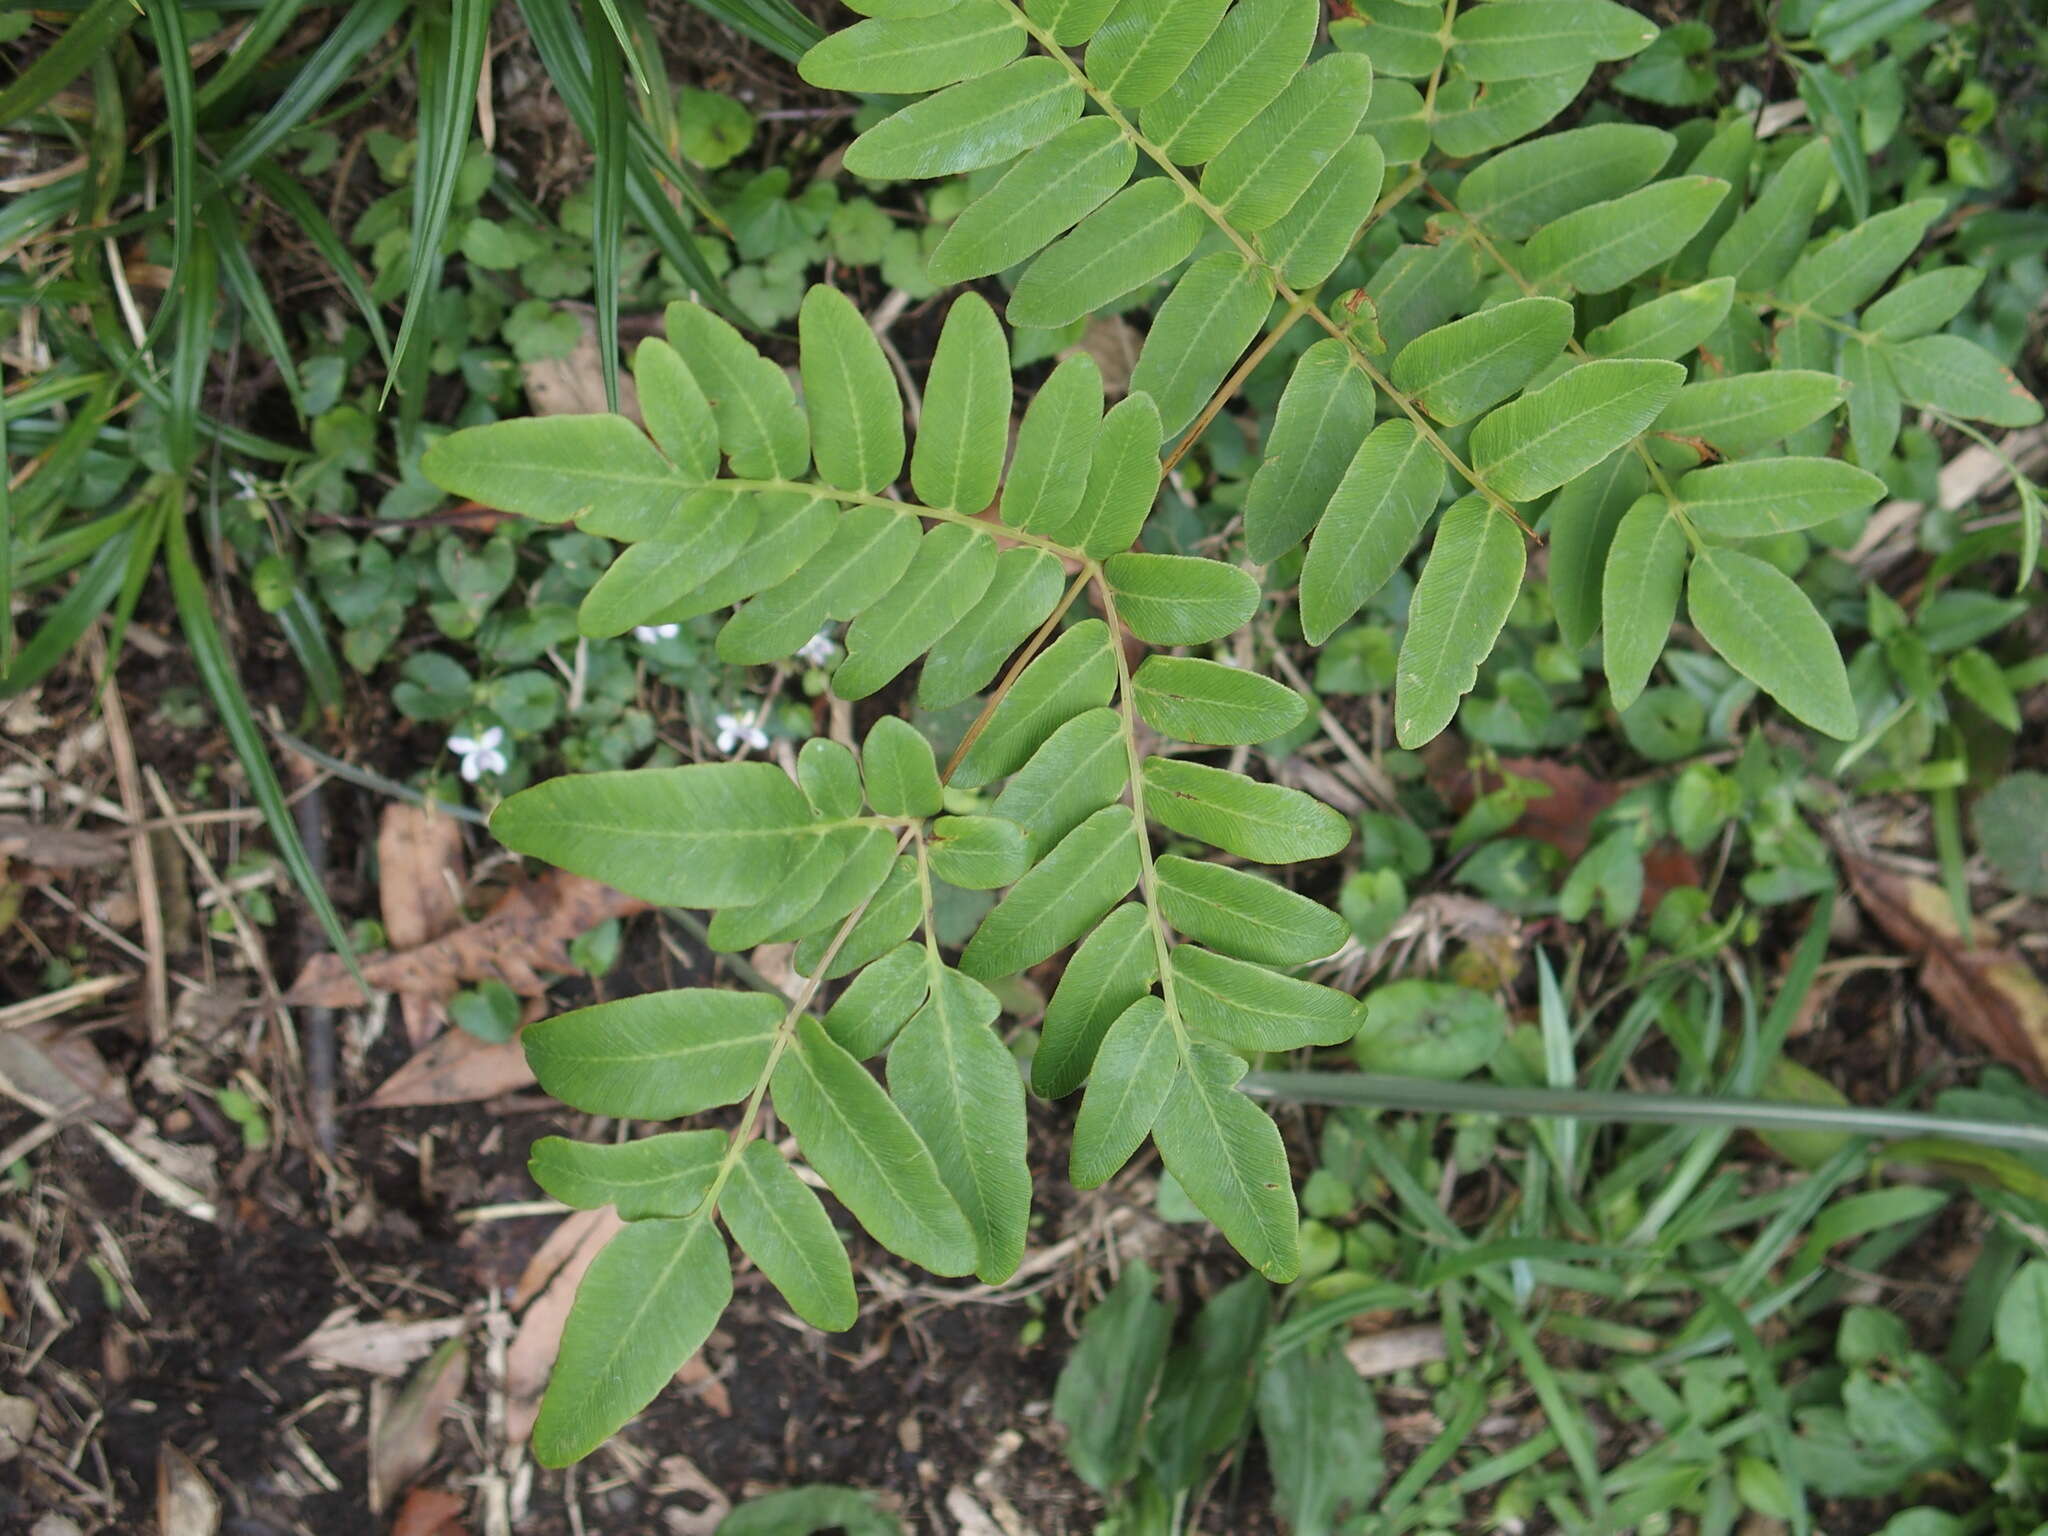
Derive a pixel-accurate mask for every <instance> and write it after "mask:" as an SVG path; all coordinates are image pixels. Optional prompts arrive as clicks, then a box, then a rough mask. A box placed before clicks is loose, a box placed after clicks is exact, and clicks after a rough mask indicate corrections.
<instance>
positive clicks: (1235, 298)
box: [1131, 251, 1273, 437]
mask: <svg viewBox="0 0 2048 1536" xmlns="http://www.w3.org/2000/svg"><path fill="white" fill-rule="evenodd" d="M1272 307H1273V288H1272V284H1271V283H1270V282H1269V281H1268V279H1267V277H1266V275H1265V274H1264V272H1262V271H1260V270H1258V269H1256V268H1254V267H1253V266H1252V265H1251V264H1250V263H1249V262H1247V261H1246V260H1245V259H1244V257H1242V256H1240V255H1239V254H1238V253H1237V252H1235V251H1217V252H1216V253H1214V254H1213V255H1209V256H1204V257H1203V258H1202V259H1201V260H1200V261H1197V262H1196V263H1195V264H1194V265H1193V266H1191V267H1189V268H1188V269H1187V271H1186V272H1184V273H1182V274H1181V277H1180V280H1179V281H1178V282H1177V283H1175V284H1174V285H1173V292H1172V293H1170V294H1168V295H1167V296H1166V302H1165V303H1163V304H1161V305H1160V306H1159V309H1158V311H1157V313H1155V314H1154V315H1153V317H1152V328H1151V330H1149V331H1147V332H1146V334H1145V348H1144V350H1143V351H1142V352H1141V353H1140V354H1139V355H1138V366H1137V367H1136V368H1135V369H1133V370H1132V372H1131V390H1132V392H1133V393H1139V392H1142V393H1144V394H1147V395H1149V396H1151V398H1152V400H1153V401H1154V403H1156V404H1157V405H1158V407H1159V426H1160V435H1161V436H1162V437H1171V436H1173V435H1174V434H1175V433H1177V432H1179V431H1180V430H1181V429H1182V428H1184V427H1186V426H1187V425H1188V424H1189V423H1190V422H1192V421H1193V420H1194V419H1195V416H1196V415H1197V413H1198V412H1200V411H1201V409H1202V407H1203V406H1205V405H1207V404H1208V403H1209V397H1210V395H1212V394H1213V393H1214V392H1215V390H1216V387H1217V385H1219V384H1221V383H1222V382H1223V379H1224V375H1226V374H1227V373H1229V372H1230V365H1231V364H1232V363H1235V362H1236V361H1237V360H1238V358H1239V357H1240V356H1242V355H1243V353H1244V349H1245V348H1246V347H1248V346H1250V345H1251V344H1252V342H1253V341H1255V340H1256V339H1257V338H1258V335H1259V332H1260V330H1261V329H1263V327H1264V325H1265V321H1266V315H1267V312H1268V311H1269V310H1271V309H1272Z"/></svg>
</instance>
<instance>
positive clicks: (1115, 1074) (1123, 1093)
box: [1068, 996, 1180, 1189]
mask: <svg viewBox="0 0 2048 1536" xmlns="http://www.w3.org/2000/svg"><path fill="white" fill-rule="evenodd" d="M1179 1069H1180V1050H1179V1047H1178V1046H1177V1044H1176V1043H1175V1040H1174V1029H1173V1023H1172V1020H1171V1019H1170V1018H1169V1017H1168V1016H1167V1012H1166V1004H1164V1003H1163V1002H1161V1001H1160V1000H1159V999H1158V998H1156V997H1150V996H1146V997H1141V998H1139V999H1138V1000H1137V1001H1136V1002H1134V1003H1132V1004H1131V1005H1130V1006H1129V1007H1128V1008H1126V1009H1125V1010H1124V1011H1123V1012H1122V1013H1121V1014H1119V1015H1118V1016H1117V1018H1116V1022H1115V1023H1113V1024H1111V1025H1110V1026H1109V1031H1108V1033H1107V1034H1105V1035H1104V1036H1103V1037H1102V1047H1101V1049H1100V1050H1099V1051H1097V1052H1096V1055H1095V1065H1094V1068H1093V1070H1092V1071H1091V1072H1090V1074H1089V1078H1088V1092H1087V1093H1086V1094H1084V1095H1083V1096H1082V1099H1081V1113H1080V1114H1079V1115H1078V1116H1076V1117H1075V1120H1074V1141H1073V1146H1072V1149H1071V1151H1070V1153H1069V1162H1068V1169H1069V1177H1070V1178H1071V1179H1072V1180H1073V1183H1074V1187H1075V1188H1076V1189H1094V1188H1096V1187H1097V1186H1098V1185H1101V1184H1104V1183H1107V1182H1108V1181H1109V1180H1110V1179H1111V1178H1113V1177H1114V1176H1115V1175H1116V1173H1117V1171H1118V1170H1119V1169H1121V1168H1122V1167H1123V1165H1124V1164H1125V1163H1127V1162H1129V1161H1130V1160H1131V1154H1132V1153H1134V1152H1136V1151H1137V1150H1138V1148H1139V1147H1141V1146H1143V1145H1144V1142H1145V1138H1146V1137H1147V1136H1149V1135H1151V1134H1152V1122H1153V1121H1154V1120H1155V1119H1157V1118H1158V1115H1159V1110H1160V1106H1161V1105H1163V1104H1164V1103H1165V1102H1166V1096H1167V1094H1168V1093H1169V1092H1171V1091H1172V1089H1173V1080H1174V1074H1175V1073H1176V1072H1178V1071H1179Z"/></svg>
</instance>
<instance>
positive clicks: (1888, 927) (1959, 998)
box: [1845, 858, 2048, 1087]
mask: <svg viewBox="0 0 2048 1536" xmlns="http://www.w3.org/2000/svg"><path fill="white" fill-rule="evenodd" d="M1845 862H1846V864H1847V866H1848V870H1849V884H1850V888H1851V889H1852V890H1854V891H1855V893H1856V899H1857V901H1858V902H1859V903H1861V905H1862V907H1863V910H1864V911H1866V912H1868V913H1869V914H1870V917H1871V920H1872V921H1873V922H1875V923H1876V924H1877V925H1878V927H1880V928H1882V929H1883V930H1884V931H1885V932H1886V933H1887V934H1888V935H1890V937H1891V940H1892V942H1893V943H1895V944H1897V945H1898V946H1899V948H1900V949H1902V950H1904V951H1905V952H1906V953H1907V954H1908V955H1911V956H1912V957H1913V958H1914V959H1916V960H1918V961H1919V962H1920V985H1921V986H1923V987H1925V988H1926V989H1927V995H1928V996H1929V997H1931V998H1933V999H1934V1001H1935V1004H1936V1005H1937V1006H1938V1007H1939V1008H1940V1009H1941V1011H1942V1012H1943V1013H1945V1014H1946V1015H1948V1018H1949V1022H1950V1023H1952V1024H1954V1025H1955V1026H1956V1028H1958V1029H1960V1030H1961V1031H1962V1032H1963V1033H1964V1034H1965V1035H1967V1036H1968V1037H1969V1038H1970V1040H1971V1041H1973V1042H1974V1043H1975V1044H1976V1045H1977V1046H1978V1047H1979V1049H1981V1050H1984V1051H1987V1052H1989V1053H1990V1054H1991V1055H1993V1056H1995V1057H1997V1058H1998V1059H1999V1060H2000V1061H2003V1062H2005V1063H2006V1064H2007V1065H2008V1066H2012V1067H2015V1068H2017V1069H2018V1070H2019V1071H2021V1072H2023V1073H2025V1074H2026V1076H2027V1077H2028V1078H2029V1079H2030V1080H2031V1081H2032V1082H2033V1083H2034V1085H2035V1086H2036V1087H2048V987H2044V986H2043V985H2042V983H2041V978H2040V977H2038V976H2036V975H2035V974H2034V972H2033V970H2032V968H2030V967H2029V966H2028V965H2027V963H2026V962H2025V961H2024V960H2022V959H2020V957H2019V956H2017V955H2015V954H2013V953H2012V952H2011V951H2010V950H2005V949H1973V948H1970V947H1968V946H1966V945H1965V944H1964V943H1963V939H1962V934H1961V933H1960V932H1959V931H1958V929H1957V927H1956V920H1955V913H1954V911H1953V910H1952V909H1951V907H1950V905H1949V899H1948V894H1947V892H1945V891H1943V890H1942V888H1941V887H1940V886H1938V885H1935V884H1934V883H1933V882H1932V881H1928V880H1915V879H1911V878H1909V877H1907V876H1904V875H1895V874H1893V873H1892V872H1891V871H1890V870H1887V869H1884V868H1881V867H1880V866H1878V865H1876V864H1872V863H1870V862H1868V861H1867V860H1863V859H1856V858H1851V859H1848V860H1846V861H1845Z"/></svg>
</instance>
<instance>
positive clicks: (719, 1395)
mask: <svg viewBox="0 0 2048 1536" xmlns="http://www.w3.org/2000/svg"><path fill="white" fill-rule="evenodd" d="M676 1385H677V1386H679V1387H689V1388H692V1389H694V1390H695V1392H696V1395H697V1396H698V1397H700V1398H702V1399H703V1400H704V1406H705V1407H707V1408H709V1409H710V1410H711V1411H712V1412H713V1413H715V1414H717V1415H718V1416H719V1417H720V1418H721V1419H729V1418H731V1417H732V1394H731V1393H730V1392H728V1391H726V1389H725V1383H724V1381H722V1380H721V1379H720V1378H719V1375H718V1372H716V1371H714V1370H713V1369H712V1368H711V1362H710V1361H708V1360H706V1359H705V1358H704V1351H703V1350H701V1349H700V1350H698V1351H697V1353H696V1354H694V1355H692V1356H690V1358H689V1359H687V1360H685V1361H684V1362H683V1363H682V1364H681V1365H680V1366H678V1367H677V1368H676Z"/></svg>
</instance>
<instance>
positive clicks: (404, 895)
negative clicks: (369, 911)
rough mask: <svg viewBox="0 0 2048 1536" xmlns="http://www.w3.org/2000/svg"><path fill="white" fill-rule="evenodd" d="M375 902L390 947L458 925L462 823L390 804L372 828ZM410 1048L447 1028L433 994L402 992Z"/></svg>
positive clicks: (413, 945)
mask: <svg viewBox="0 0 2048 1536" xmlns="http://www.w3.org/2000/svg"><path fill="white" fill-rule="evenodd" d="M377 873H378V881H377V902H378V909H379V911H380V913H381V914H382V916H383V919H384V936H385V937H386V938H387V939H388V940H389V941H390V944H391V947H392V949H394V950H409V949H417V948H418V947H419V946H420V945H422V944H428V943H431V942H433V941H434V940H435V939H438V938H440V937H441V936H442V935H444V934H446V933H448V932H450V931H452V930H453V929H456V928H459V927H460V926H461V925H462V900H461V894H460V893H461V890H462V886H463V859H462V824H461V823H460V822H458V821H457V820H456V819H455V818H454V817H453V816H449V815H445V814H443V813H441V812H439V811H436V810H434V809H433V808H431V807H429V806H421V805H406V804H403V803H395V804H392V805H388V806H386V807H385V808H384V816H383V820H382V821H380V822H379V823H378V826H377ZM399 1006H400V1008H401V1009H402V1011H403V1012H404V1014H405V1033H406V1038H407V1039H409V1040H410V1041H412V1043H413V1046H414V1048H415V1049H417V1048H418V1047H420V1046H422V1045H425V1044H426V1043H427V1042H428V1041H429V1040H431V1039H433V1038H434V1036H435V1035H437V1034H439V1033H440V1032H441V1031H442V1030H443V1029H445V1028H447V1026H448V1011H447V1009H446V1007H444V1006H443V1004H442V1000H441V999H440V998H438V997H429V996H425V995H422V994H418V993H408V994H404V995H402V996H401V997H400V998H399Z"/></svg>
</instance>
